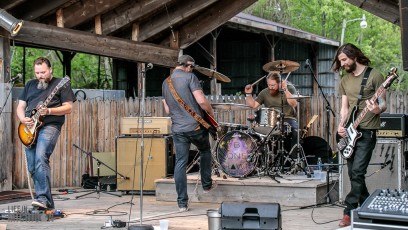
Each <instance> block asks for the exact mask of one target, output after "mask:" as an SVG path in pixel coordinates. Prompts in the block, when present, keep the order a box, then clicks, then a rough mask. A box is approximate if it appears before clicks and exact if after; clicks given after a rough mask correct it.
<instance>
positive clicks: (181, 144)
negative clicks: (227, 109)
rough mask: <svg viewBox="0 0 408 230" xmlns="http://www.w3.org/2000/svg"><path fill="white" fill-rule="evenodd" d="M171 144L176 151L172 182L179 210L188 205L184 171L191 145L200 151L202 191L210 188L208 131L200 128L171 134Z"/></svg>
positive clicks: (210, 159) (210, 157)
mask: <svg viewBox="0 0 408 230" xmlns="http://www.w3.org/2000/svg"><path fill="white" fill-rule="evenodd" d="M173 143H174V148H175V149H176V166H175V168H174V180H175V183H176V191H177V204H178V206H179V207H180V208H183V207H187V205H188V194H187V174H186V170H187V164H188V157H189V153H190V146H191V144H194V145H195V146H196V147H197V149H198V151H200V174H201V184H202V186H203V189H205V190H207V189H209V188H211V186H212V179H211V164H212V156H211V147H210V141H209V137H208V131H207V130H205V129H203V128H201V129H199V130H197V131H191V132H181V133H173Z"/></svg>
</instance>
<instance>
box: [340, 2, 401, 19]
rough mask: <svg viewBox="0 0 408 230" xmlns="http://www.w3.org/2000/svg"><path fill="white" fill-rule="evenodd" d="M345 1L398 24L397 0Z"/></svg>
mask: <svg viewBox="0 0 408 230" xmlns="http://www.w3.org/2000/svg"><path fill="white" fill-rule="evenodd" d="M345 1H346V2H348V3H350V4H352V5H355V6H357V7H358V8H361V9H363V10H365V11H367V12H370V13H372V14H374V15H376V16H377V17H380V18H382V19H384V20H386V21H389V22H391V23H393V24H395V25H399V21H400V14H399V6H398V5H399V3H398V0H395V1H394V2H392V1H384V0H382V1H381V0H377V1H367V0H345Z"/></svg>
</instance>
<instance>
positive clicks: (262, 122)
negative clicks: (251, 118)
mask: <svg viewBox="0 0 408 230" xmlns="http://www.w3.org/2000/svg"><path fill="white" fill-rule="evenodd" d="M255 114H256V116H255V127H254V130H255V132H257V133H260V134H263V135H267V134H268V133H269V132H270V131H271V130H272V129H273V128H275V127H276V125H277V124H278V122H279V118H280V114H281V113H280V111H279V110H277V109H273V108H261V109H259V110H258V111H256V112H255Z"/></svg>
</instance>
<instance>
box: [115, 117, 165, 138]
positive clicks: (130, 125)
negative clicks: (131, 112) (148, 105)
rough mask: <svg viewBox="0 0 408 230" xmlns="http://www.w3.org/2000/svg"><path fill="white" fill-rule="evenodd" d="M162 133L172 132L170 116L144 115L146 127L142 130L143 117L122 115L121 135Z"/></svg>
mask: <svg viewBox="0 0 408 230" xmlns="http://www.w3.org/2000/svg"><path fill="white" fill-rule="evenodd" d="M142 132H143V134H150V135H157V134H159V135H162V134H170V133H171V118H170V117H144V127H143V130H142V118H141V117H122V118H121V120H120V134H121V135H137V134H142Z"/></svg>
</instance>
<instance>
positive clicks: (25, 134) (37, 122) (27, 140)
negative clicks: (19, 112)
mask: <svg viewBox="0 0 408 230" xmlns="http://www.w3.org/2000/svg"><path fill="white" fill-rule="evenodd" d="M69 81H70V78H69V77H68V76H65V77H64V78H63V79H61V81H60V82H59V83H58V85H57V86H56V87H55V88H54V89H53V90H52V92H51V94H50V95H49V96H48V97H47V99H46V100H45V101H44V102H43V103H41V104H39V105H37V107H36V108H35V109H33V110H32V111H31V115H30V118H31V119H33V121H34V125H33V126H32V127H31V128H28V127H27V126H26V125H25V124H24V123H21V122H20V124H19V125H18V137H19V138H20V140H21V142H22V143H23V144H24V145H25V146H27V147H31V146H32V145H33V144H35V142H36V141H37V137H38V130H39V129H40V128H41V126H43V117H42V116H41V114H40V112H39V111H40V109H42V108H47V105H48V103H50V101H51V99H52V98H53V97H54V95H55V94H56V93H57V92H58V90H60V89H61V88H62V87H65V86H66V85H67V83H68V82H69Z"/></svg>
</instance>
